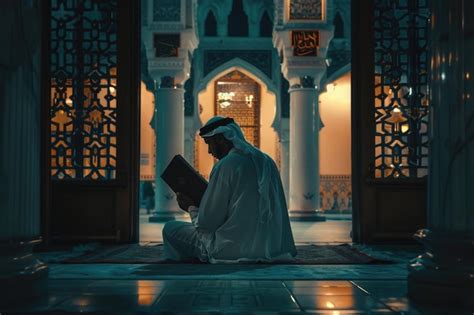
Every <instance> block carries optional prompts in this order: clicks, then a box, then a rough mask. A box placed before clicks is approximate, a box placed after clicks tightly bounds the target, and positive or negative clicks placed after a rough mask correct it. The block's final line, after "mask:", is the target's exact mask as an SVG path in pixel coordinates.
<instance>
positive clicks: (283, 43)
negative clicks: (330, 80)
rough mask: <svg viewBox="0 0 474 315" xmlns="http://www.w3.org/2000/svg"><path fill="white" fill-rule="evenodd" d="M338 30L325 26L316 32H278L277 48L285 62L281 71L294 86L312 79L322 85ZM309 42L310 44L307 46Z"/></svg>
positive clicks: (297, 29)
mask: <svg viewBox="0 0 474 315" xmlns="http://www.w3.org/2000/svg"><path fill="white" fill-rule="evenodd" d="M333 35H334V27H333V26H332V25H328V24H321V25H317V26H314V27H312V28H307V27H306V28H303V29H301V28H289V27H287V28H283V29H280V30H275V31H274V36H273V45H274V46H275V48H276V49H277V50H278V52H279V55H280V59H281V69H282V73H283V75H284V76H285V78H286V79H287V80H288V81H289V82H290V86H291V85H295V84H299V81H300V77H305V76H311V77H313V78H314V79H315V84H317V85H318V84H319V83H320V81H321V79H322V77H323V76H324V74H325V73H326V69H327V62H326V55H327V51H328V47H329V43H330V41H331V40H332V37H333ZM306 42H307V43H306Z"/></svg>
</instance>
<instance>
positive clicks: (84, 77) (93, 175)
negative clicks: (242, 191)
mask: <svg viewBox="0 0 474 315" xmlns="http://www.w3.org/2000/svg"><path fill="white" fill-rule="evenodd" d="M116 69H117V0H112V1H96V0H82V1H74V0H52V1H51V111H50V115H51V116H50V127H51V137H50V141H51V176H52V178H53V179H56V180H62V179H76V180H107V179H114V178H115V176H116V173H115V171H116V163H117V117H116V115H117V100H116V93H117V90H116V83H117V73H116V72H117V70H116Z"/></svg>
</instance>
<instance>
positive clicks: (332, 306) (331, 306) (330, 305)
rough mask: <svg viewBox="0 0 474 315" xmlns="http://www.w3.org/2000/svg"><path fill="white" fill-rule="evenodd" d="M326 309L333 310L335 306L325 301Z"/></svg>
mask: <svg viewBox="0 0 474 315" xmlns="http://www.w3.org/2000/svg"><path fill="white" fill-rule="evenodd" d="M326 307H327V308H335V307H336V306H335V305H334V303H333V302H331V301H327V302H326Z"/></svg>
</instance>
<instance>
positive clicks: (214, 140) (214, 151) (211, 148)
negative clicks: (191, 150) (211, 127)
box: [204, 135, 226, 160]
mask: <svg viewBox="0 0 474 315" xmlns="http://www.w3.org/2000/svg"><path fill="white" fill-rule="evenodd" d="M222 140H223V139H222V136H221V135H215V136H212V137H206V138H204V142H206V143H207V147H208V150H207V152H208V153H209V154H211V155H212V156H213V157H215V158H216V159H218V160H220V159H222V158H223V157H224V156H225V155H226V154H225V153H224V145H223V141H222Z"/></svg>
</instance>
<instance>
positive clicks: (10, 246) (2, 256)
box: [0, 239, 48, 283]
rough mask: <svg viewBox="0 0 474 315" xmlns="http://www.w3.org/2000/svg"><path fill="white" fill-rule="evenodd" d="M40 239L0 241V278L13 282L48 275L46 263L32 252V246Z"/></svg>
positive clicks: (39, 241)
mask: <svg viewBox="0 0 474 315" xmlns="http://www.w3.org/2000/svg"><path fill="white" fill-rule="evenodd" d="M39 243H41V240H40V239H37V240H29V241H2V242H0V280H1V281H7V282H10V281H11V282H12V283H15V282H17V281H22V280H39V279H43V278H45V277H47V276H48V265H46V264H45V263H43V262H41V261H40V260H39V259H38V258H36V256H35V255H34V254H33V246H35V245H37V244H39Z"/></svg>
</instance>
